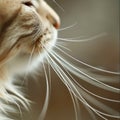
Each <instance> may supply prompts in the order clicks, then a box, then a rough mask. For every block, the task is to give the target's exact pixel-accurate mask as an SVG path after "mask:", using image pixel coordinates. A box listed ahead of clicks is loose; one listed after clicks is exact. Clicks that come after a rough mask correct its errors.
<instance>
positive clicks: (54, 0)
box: [53, 0, 65, 12]
mask: <svg viewBox="0 0 120 120" xmlns="http://www.w3.org/2000/svg"><path fill="white" fill-rule="evenodd" d="M53 2H54V3H55V4H56V5H57V6H58V7H59V8H60V9H61V10H62V11H63V12H64V11H65V10H64V8H63V7H62V6H61V5H60V4H58V2H57V1H56V0H53Z"/></svg>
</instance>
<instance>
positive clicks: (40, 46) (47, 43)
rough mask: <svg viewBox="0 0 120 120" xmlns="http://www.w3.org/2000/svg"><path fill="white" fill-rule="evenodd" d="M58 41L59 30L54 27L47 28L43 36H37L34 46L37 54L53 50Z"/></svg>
mask: <svg viewBox="0 0 120 120" xmlns="http://www.w3.org/2000/svg"><path fill="white" fill-rule="evenodd" d="M56 40H57V30H56V29H55V28H54V27H52V28H51V29H48V28H46V29H45V31H44V33H43V34H40V35H37V37H36V39H35V42H34V46H35V52H41V51H48V50H51V49H52V47H53V46H54V45H55V43H56Z"/></svg>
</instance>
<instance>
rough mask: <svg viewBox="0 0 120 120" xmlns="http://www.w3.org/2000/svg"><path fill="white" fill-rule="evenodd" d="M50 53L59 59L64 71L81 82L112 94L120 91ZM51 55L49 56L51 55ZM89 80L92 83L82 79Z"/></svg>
mask: <svg viewBox="0 0 120 120" xmlns="http://www.w3.org/2000/svg"><path fill="white" fill-rule="evenodd" d="M52 53H54V55H55V56H56V59H58V58H59V59H60V62H62V64H63V65H64V67H65V68H66V69H68V70H69V71H70V72H71V73H73V74H75V75H76V76H78V77H79V78H82V79H83V80H85V81H87V82H88V83H91V84H93V85H95V86H97V87H100V88H102V89H105V90H108V91H112V92H117V93H118V92H119V91H120V89H118V88H115V87H112V86H110V85H107V84H105V83H103V82H101V81H98V80H97V79H96V78H93V77H91V76H90V75H87V74H86V73H84V72H83V71H81V70H80V69H78V68H77V67H75V66H73V65H72V64H70V63H69V62H67V61H66V60H64V59H63V58H62V57H60V56H59V55H57V54H56V53H55V52H54V51H52ZM52 53H51V54H52ZM82 76H84V77H86V78H88V79H91V80H92V81H90V80H88V79H85V78H84V77H82Z"/></svg>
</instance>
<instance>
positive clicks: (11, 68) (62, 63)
mask: <svg viewBox="0 0 120 120" xmlns="http://www.w3.org/2000/svg"><path fill="white" fill-rule="evenodd" d="M54 2H55V0H54ZM59 26H60V19H59V17H58V15H57V14H56V13H55V12H54V10H53V9H52V8H51V7H50V6H49V5H48V4H47V3H46V2H45V1H44V0H0V120H11V119H12V116H10V115H11V114H9V113H11V112H12V113H16V111H17V110H16V109H15V108H16V107H17V109H19V113H20V114H21V108H22V107H24V108H26V109H28V108H29V104H30V102H31V101H29V100H27V99H26V97H25V96H24V95H23V93H22V92H21V91H22V90H23V88H22V86H17V85H16V84H14V83H13V81H14V79H15V78H16V76H17V75H19V74H22V75H23V76H24V77H25V76H26V74H28V73H29V72H33V70H34V71H35V69H36V68H37V67H38V65H39V64H42V65H43V69H44V73H45V77H46V80H45V81H46V96H45V102H44V105H43V109H42V112H41V114H40V117H39V119H40V120H43V119H44V117H45V114H46V111H47V107H48V102H49V95H50V88H51V83H50V79H49V77H48V76H50V72H49V73H47V71H46V66H45V65H44V63H43V62H42V61H43V58H46V61H47V62H48V63H49V65H50V66H51V68H53V70H54V71H55V72H56V74H57V75H58V77H59V78H60V79H61V81H62V82H63V83H64V84H65V86H66V87H67V89H68V91H69V93H70V95H71V98H72V100H73V104H74V109H75V117H76V120H80V119H81V120H82V117H81V114H80V113H81V112H80V108H79V103H82V105H83V106H84V108H85V109H86V110H87V113H89V114H90V116H91V119H92V120H96V119H97V118H100V119H103V120H108V119H109V120H110V119H120V116H119V111H118V110H117V109H113V108H111V107H110V106H109V104H108V105H107V104H104V103H106V102H108V103H112V104H115V105H119V103H120V100H119V99H118V98H112V97H111V98H109V97H106V96H105V95H104V94H102V95H98V94H97V92H95V90H96V89H97V91H100V90H102V91H104V92H105V93H106V94H107V93H110V94H111V95H114V94H115V95H119V92H120V89H119V86H117V85H116V84H118V83H119V81H118V79H116V80H114V81H113V79H112V77H105V76H104V75H109V76H115V78H118V77H119V76H120V73H119V72H114V71H108V70H104V69H100V68H97V67H94V66H91V65H89V64H87V63H84V62H83V61H80V60H77V59H76V58H74V57H72V56H71V55H70V54H68V53H66V52H65V51H64V50H65V49H67V48H66V47H65V46H64V45H62V43H65V42H66V43H67V42H78V43H79V42H80V40H75V39H73V38H72V39H67V38H66V39H64V38H57V28H59ZM73 26H74V25H73ZM70 27H72V26H69V27H67V28H70ZM67 28H63V29H59V31H60V30H65V29H67ZM97 37H99V36H94V37H92V38H89V39H86V40H85V41H89V40H92V39H96V38H97ZM57 39H59V42H58V43H56V40H57ZM60 41H61V44H60ZM53 47H54V49H55V50H53V49H52V48H53ZM67 50H68V49H67ZM60 53H62V54H60ZM64 56H67V57H66V59H67V58H69V59H71V61H72V62H69V61H67V60H66V59H65V57H64ZM73 63H77V64H81V65H83V66H84V67H85V68H89V69H92V70H93V73H92V72H91V73H89V74H88V71H87V69H85V70H84V69H82V68H80V67H79V66H76V65H74V64H73ZM48 70H49V68H48ZM94 71H95V72H94ZM97 73H98V74H97ZM99 73H101V74H99ZM48 74H49V75H48ZM74 76H76V77H74ZM76 78H77V79H76ZM15 80H16V79H15ZM79 80H80V81H79ZM16 81H17V80H16ZM111 83H113V84H112V85H111ZM89 86H91V88H92V90H89ZM26 87H27V86H26ZM94 89H95V90H94ZM103 101H105V102H103ZM11 105H12V106H11ZM13 106H14V107H13ZM96 116H97V117H96ZM15 120H16V119H15Z"/></svg>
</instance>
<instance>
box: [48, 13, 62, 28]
mask: <svg viewBox="0 0 120 120" xmlns="http://www.w3.org/2000/svg"><path fill="white" fill-rule="evenodd" d="M47 19H48V20H49V21H50V23H51V24H52V25H53V26H54V27H55V28H56V29H58V28H59V27H60V18H59V16H58V15H57V13H55V12H54V11H51V12H50V13H48V14H47Z"/></svg>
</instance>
